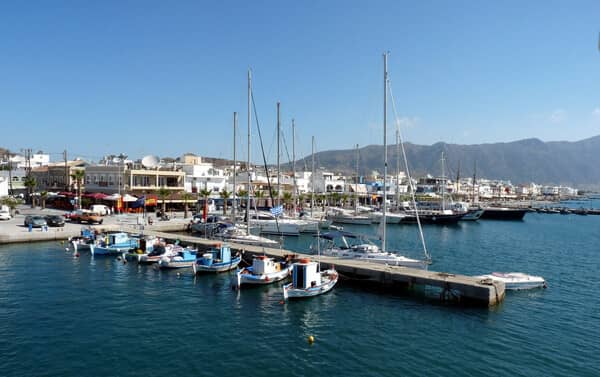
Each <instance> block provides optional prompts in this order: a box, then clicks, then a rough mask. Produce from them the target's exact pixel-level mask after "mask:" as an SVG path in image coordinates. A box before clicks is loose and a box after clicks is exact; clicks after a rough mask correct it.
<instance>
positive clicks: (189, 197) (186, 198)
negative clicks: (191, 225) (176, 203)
mask: <svg viewBox="0 0 600 377" xmlns="http://www.w3.org/2000/svg"><path fill="white" fill-rule="evenodd" d="M193 198H194V195H192V194H191V193H189V192H187V191H183V192H182V193H181V199H183V218H184V219H187V217H188V201H190V200H192V199H193Z"/></svg>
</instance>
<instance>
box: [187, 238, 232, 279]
mask: <svg viewBox="0 0 600 377" xmlns="http://www.w3.org/2000/svg"><path fill="white" fill-rule="evenodd" d="M241 260H242V257H241V255H239V254H236V255H231V248H230V247H229V245H227V244H222V243H219V244H217V245H215V246H213V247H211V248H210V249H208V250H207V251H205V252H204V253H202V256H200V257H198V259H197V260H196V262H195V263H193V265H192V268H193V269H194V273H198V272H224V271H229V270H233V269H234V268H236V267H237V266H238V264H239V263H240V261H241Z"/></svg>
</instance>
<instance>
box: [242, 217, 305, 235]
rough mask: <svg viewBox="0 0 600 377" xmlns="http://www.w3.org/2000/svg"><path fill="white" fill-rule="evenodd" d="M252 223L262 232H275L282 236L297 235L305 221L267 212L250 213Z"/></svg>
mask: <svg viewBox="0 0 600 377" xmlns="http://www.w3.org/2000/svg"><path fill="white" fill-rule="evenodd" d="M250 219H251V220H250V221H251V223H252V225H255V226H257V227H258V228H259V229H260V233H262V234H276V235H283V236H298V235H300V230H301V228H302V227H303V226H306V225H307V224H306V222H305V221H303V220H295V219H284V218H279V219H278V218H276V217H275V216H274V215H273V214H271V213H269V212H257V213H254V214H251V217H250Z"/></svg>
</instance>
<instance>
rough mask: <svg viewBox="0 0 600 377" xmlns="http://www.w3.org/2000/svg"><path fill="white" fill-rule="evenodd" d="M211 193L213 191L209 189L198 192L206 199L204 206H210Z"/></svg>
mask: <svg viewBox="0 0 600 377" xmlns="http://www.w3.org/2000/svg"><path fill="white" fill-rule="evenodd" d="M211 193H212V191H210V190H208V189H202V190H200V192H198V195H200V197H201V198H202V199H203V200H204V208H207V206H208V198H209V197H210V194H211Z"/></svg>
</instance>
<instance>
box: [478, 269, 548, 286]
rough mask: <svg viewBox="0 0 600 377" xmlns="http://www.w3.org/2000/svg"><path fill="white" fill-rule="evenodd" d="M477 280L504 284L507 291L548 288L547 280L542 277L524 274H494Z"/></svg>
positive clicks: (479, 277) (480, 276) (482, 276)
mask: <svg viewBox="0 0 600 377" xmlns="http://www.w3.org/2000/svg"><path fill="white" fill-rule="evenodd" d="M476 278H478V279H481V280H482V281H485V280H491V281H496V282H503V283H504V286H505V289H507V290H524V289H535V288H546V287H547V284H546V280H544V278H543V277H541V276H533V275H527V274H524V273H522V272H492V273H491V274H488V275H479V276H476Z"/></svg>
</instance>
